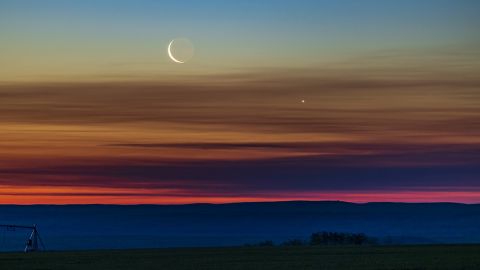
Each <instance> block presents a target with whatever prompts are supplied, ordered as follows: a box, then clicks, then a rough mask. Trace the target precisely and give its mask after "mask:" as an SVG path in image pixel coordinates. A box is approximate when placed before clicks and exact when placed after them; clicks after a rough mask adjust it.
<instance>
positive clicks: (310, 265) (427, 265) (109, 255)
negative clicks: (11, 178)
mask: <svg viewBox="0 0 480 270" xmlns="http://www.w3.org/2000/svg"><path fill="white" fill-rule="evenodd" d="M0 269H2V270H3V269H8V270H14V269H38V270H40V269H41V270H47V269H72V270H74V269H88V270H96V269H99V270H100V269H102V270H108V269H115V270H122V269H135V270H141V269H192V270H193V269H195V270H201V269H229V270H234V269H242V270H244V269H261V270H266V269H275V270H278V269H316V270H320V269H335V270H341V269H403V270H406V269H480V245H437V246H383V247H239V248H192V249H188V248H185V249H149V250H116V251H111V250H110V251H108V250H107V251H81V252H41V253H30V254H22V253H0Z"/></svg>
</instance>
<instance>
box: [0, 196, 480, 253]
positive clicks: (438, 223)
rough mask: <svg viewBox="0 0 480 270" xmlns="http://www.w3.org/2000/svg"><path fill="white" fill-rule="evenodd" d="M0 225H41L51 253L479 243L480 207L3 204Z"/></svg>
mask: <svg viewBox="0 0 480 270" xmlns="http://www.w3.org/2000/svg"><path fill="white" fill-rule="evenodd" d="M0 223H9V224H10V223H12V224H34V223H35V224H37V225H38V229H39V231H40V233H41V234H42V237H43V239H44V241H45V244H46V245H47V248H50V249H96V248H141V247H145V248H149V247H174V246H231V245H243V244H245V243H257V242H260V241H263V240H273V241H274V242H275V243H281V242H283V241H285V240H288V239H307V238H308V237H309V236H310V234H311V233H313V232H318V231H333V232H350V233H365V234H367V235H369V236H374V237H378V238H379V239H384V240H385V241H387V242H389V243H415V244H416V243H480V204H472V205H467V204H455V203H415V204H413V203H366V204H353V203H346V202H336V201H323V202H306V201H290V202H268V203H233V204H189V205H130V206H120V205H31V206H18V205H1V206H0ZM2 234H3V232H2ZM2 234H0V235H2ZM13 234H14V233H11V232H7V234H6V236H7V239H0V249H8V248H12V247H14V248H18V247H17V246H16V245H18V246H20V247H22V246H23V240H19V241H13V240H15V239H14V237H18V236H13ZM9 235H12V236H10V237H9ZM17 242H18V243H17ZM2 243H3V244H2Z"/></svg>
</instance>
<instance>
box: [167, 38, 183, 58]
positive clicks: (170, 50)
mask: <svg viewBox="0 0 480 270" xmlns="http://www.w3.org/2000/svg"><path fill="white" fill-rule="evenodd" d="M174 41H175V40H172V41H170V44H168V49H167V51H168V56H169V57H170V59H172V61H173V62H175V63H179V64H183V63H185V62H182V61H180V60H178V59H176V58H175V57H174V56H173V54H172V44H173V42H174Z"/></svg>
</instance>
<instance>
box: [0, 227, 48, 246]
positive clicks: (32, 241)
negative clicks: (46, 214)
mask: <svg viewBox="0 0 480 270" xmlns="http://www.w3.org/2000/svg"><path fill="white" fill-rule="evenodd" d="M0 228H6V229H7V231H15V230H17V229H24V230H32V232H31V233H30V237H29V238H28V239H27V242H26V243H25V249H24V250H23V251H24V252H33V251H40V250H45V245H44V244H43V241H42V238H40V234H39V233H38V230H37V225H36V224H33V226H22V225H7V224H0ZM39 244H40V246H41V249H40V248H39Z"/></svg>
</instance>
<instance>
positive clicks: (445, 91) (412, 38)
mask: <svg viewBox="0 0 480 270" xmlns="http://www.w3.org/2000/svg"><path fill="white" fill-rule="evenodd" d="M479 12H480V2H479V1H475V0H456V1H454V0H448V1H447V0H424V1H411V0H404V1H379V0H365V1H356V0H341V1H333V0H328V1H327V0H324V1H306V0H304V1H268V0H265V1H213V0H206V1H147V0H140V1H106V0H100V1H93V0H92V1H89V0H87V1H51V0H45V1H22V0H19V1H7V0H0V203H1V204H77V203H118V204H143V203H162V204H178V203H203V202H208V203H225V202H242V201H280V200H343V201H350V202H372V201H396V202H440V201H442V202H443V201H448V202H462V203H480V77H479V76H478V74H480V31H479V30H478V29H480V17H479V16H478V14H479ZM179 38H182V39H188V40H189V41H190V42H191V44H192V45H193V49H194V50H193V52H194V54H193V57H192V58H191V59H190V60H189V61H188V62H186V63H184V64H178V63H175V62H173V61H172V60H171V59H170V58H169V55H168V53H167V46H168V44H169V43H170V41H172V40H174V39H175V40H179ZM179 50H180V49H179V48H177V51H174V54H177V55H181V53H182V52H181V51H179Z"/></svg>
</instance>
